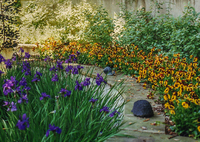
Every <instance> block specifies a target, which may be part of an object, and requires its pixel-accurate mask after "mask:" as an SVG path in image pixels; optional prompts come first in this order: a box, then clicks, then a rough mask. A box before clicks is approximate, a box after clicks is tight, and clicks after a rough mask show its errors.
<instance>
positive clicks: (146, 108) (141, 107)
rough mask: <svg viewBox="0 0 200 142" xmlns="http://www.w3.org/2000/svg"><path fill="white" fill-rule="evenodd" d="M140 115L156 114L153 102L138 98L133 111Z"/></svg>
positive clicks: (149, 115) (150, 115)
mask: <svg viewBox="0 0 200 142" xmlns="http://www.w3.org/2000/svg"><path fill="white" fill-rule="evenodd" d="M131 112H133V114H134V115H135V116H138V117H152V116H154V113H153V110H152V107H151V104H150V103H149V102H148V101H146V100H138V101H136V102H135V103H134V105H133V109H132V111H131Z"/></svg>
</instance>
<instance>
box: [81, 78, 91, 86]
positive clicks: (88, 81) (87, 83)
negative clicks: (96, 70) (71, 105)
mask: <svg viewBox="0 0 200 142" xmlns="http://www.w3.org/2000/svg"><path fill="white" fill-rule="evenodd" d="M81 84H82V85H83V86H89V85H90V78H86V79H85V81H83V82H82V83H81Z"/></svg>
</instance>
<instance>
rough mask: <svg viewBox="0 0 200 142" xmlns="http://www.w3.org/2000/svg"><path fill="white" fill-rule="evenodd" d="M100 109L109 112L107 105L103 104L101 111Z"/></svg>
mask: <svg viewBox="0 0 200 142" xmlns="http://www.w3.org/2000/svg"><path fill="white" fill-rule="evenodd" d="M102 111H104V112H105V113H109V107H107V106H104V107H103V108H102V109H101V110H100V112H102Z"/></svg>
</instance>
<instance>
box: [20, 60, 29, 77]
mask: <svg viewBox="0 0 200 142" xmlns="http://www.w3.org/2000/svg"><path fill="white" fill-rule="evenodd" d="M22 67H23V68H22V72H25V75H26V76H27V75H31V70H30V69H31V67H30V63H29V62H27V61H25V62H23V65H22Z"/></svg>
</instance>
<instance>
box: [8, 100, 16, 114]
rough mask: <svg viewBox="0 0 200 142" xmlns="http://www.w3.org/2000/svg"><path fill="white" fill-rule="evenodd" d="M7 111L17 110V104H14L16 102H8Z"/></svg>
mask: <svg viewBox="0 0 200 142" xmlns="http://www.w3.org/2000/svg"><path fill="white" fill-rule="evenodd" d="M7 111H12V112H13V111H17V106H16V103H14V102H11V103H10V106H9V107H8V109H7Z"/></svg>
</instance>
